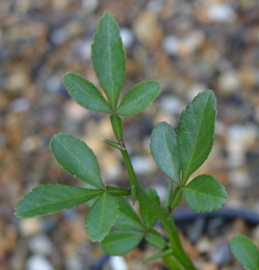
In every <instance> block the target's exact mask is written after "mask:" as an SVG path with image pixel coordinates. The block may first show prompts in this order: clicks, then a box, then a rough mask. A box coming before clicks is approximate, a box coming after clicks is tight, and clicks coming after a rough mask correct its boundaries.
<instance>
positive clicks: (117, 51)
mask: <svg viewBox="0 0 259 270" xmlns="http://www.w3.org/2000/svg"><path fill="white" fill-rule="evenodd" d="M92 61H93V65H94V69H95V73H96V75H97V77H98V79H99V81H100V84H101V86H102V88H103V90H104V92H105V94H106V96H107V98H108V100H109V102H110V105H111V108H112V110H115V109H116V106H117V102H118V98H119V95H120V92H121V88H122V86H123V83H124V78H125V72H126V56H125V51H124V49H123V46H122V41H121V37H120V29H119V27H118V24H117V22H116V21H115V19H114V17H113V15H112V14H111V13H109V12H106V13H104V15H103V16H102V17H101V19H100V21H99V25H98V29H97V32H96V33H95V36H94V42H93V44H92Z"/></svg>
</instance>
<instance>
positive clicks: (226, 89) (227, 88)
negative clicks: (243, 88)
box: [219, 71, 240, 95]
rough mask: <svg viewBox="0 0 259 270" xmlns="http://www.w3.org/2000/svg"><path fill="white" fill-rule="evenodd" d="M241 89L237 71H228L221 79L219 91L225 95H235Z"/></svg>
mask: <svg viewBox="0 0 259 270" xmlns="http://www.w3.org/2000/svg"><path fill="white" fill-rule="evenodd" d="M239 87H240V82H239V77H238V74H237V73H236V72H235V71H226V72H224V73H223V74H221V75H220V77H219V90H220V91H221V93H222V94H223V95H230V94H232V93H235V92H236V91H237V90H238V89H239Z"/></svg>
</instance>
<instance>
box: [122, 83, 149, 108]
mask: <svg viewBox="0 0 259 270" xmlns="http://www.w3.org/2000/svg"><path fill="white" fill-rule="evenodd" d="M141 84H142V83H141ZM141 84H139V85H141ZM143 84H144V83H143ZM139 85H136V86H135V87H133V88H132V89H131V90H130V91H129V92H128V93H127V94H126V95H125V96H124V98H123V99H122V101H121V104H122V106H121V104H120V106H119V108H118V110H117V112H118V113H119V111H121V110H125V108H126V109H127V107H130V106H131V105H132V104H134V103H137V102H139V101H141V100H143V99H145V96H143V94H146V93H147V92H148V90H145V91H143V92H142V93H141V95H139V96H138V97H137V98H134V100H132V101H130V102H126V103H125V104H124V105H123V102H125V99H127V97H128V96H129V95H130V94H131V93H132V92H131V91H133V90H135V89H136V87H137V86H139ZM150 92H151V94H153V93H154V92H153V89H152V90H150ZM140 110H141V109H140Z"/></svg>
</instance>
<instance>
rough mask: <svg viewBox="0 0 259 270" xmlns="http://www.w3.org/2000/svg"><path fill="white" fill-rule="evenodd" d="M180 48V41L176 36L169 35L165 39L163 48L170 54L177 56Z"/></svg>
mask: <svg viewBox="0 0 259 270" xmlns="http://www.w3.org/2000/svg"><path fill="white" fill-rule="evenodd" d="M179 46H180V40H179V38H177V37H176V36H173V35H169V36H166V37H165V38H164V39H163V42H162V47H163V49H164V51H165V52H166V53H168V54H176V53H177V52H178V49H179Z"/></svg>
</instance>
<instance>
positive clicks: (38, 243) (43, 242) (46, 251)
mask: <svg viewBox="0 0 259 270" xmlns="http://www.w3.org/2000/svg"><path fill="white" fill-rule="evenodd" d="M29 248H30V250H31V252H32V253H38V254H41V255H51V254H52V252H54V249H55V248H54V245H53V243H52V242H51V240H50V239H49V238H48V237H47V236H46V235H44V234H40V235H36V236H34V237H32V238H31V239H30V241H29Z"/></svg>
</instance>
